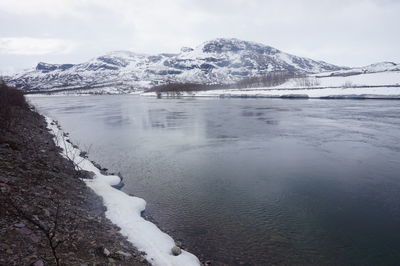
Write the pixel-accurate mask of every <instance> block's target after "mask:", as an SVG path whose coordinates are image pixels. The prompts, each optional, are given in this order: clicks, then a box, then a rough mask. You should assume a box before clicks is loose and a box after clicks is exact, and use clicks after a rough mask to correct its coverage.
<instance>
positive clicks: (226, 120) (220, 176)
mask: <svg viewBox="0 0 400 266" xmlns="http://www.w3.org/2000/svg"><path fill="white" fill-rule="evenodd" d="M31 102H33V103H34V104H36V105H37V106H38V109H39V110H40V111H42V112H43V113H45V114H47V115H49V116H51V117H52V118H55V119H57V120H59V121H60V122H61V124H62V126H63V127H64V128H65V129H66V130H67V131H69V132H70V133H71V137H72V139H73V140H74V142H76V143H78V144H79V145H80V146H81V147H82V148H90V149H89V157H90V158H91V159H93V160H95V161H97V162H99V163H100V164H102V165H103V166H104V167H107V168H109V169H110V170H111V171H114V172H118V171H120V172H121V173H122V175H123V176H124V177H125V183H126V186H125V187H124V189H123V190H124V191H126V192H127V193H130V194H133V195H136V196H139V197H142V198H144V199H145V200H146V201H147V203H148V205H147V209H146V213H147V214H148V215H150V216H151V217H152V218H153V219H154V220H155V221H157V223H158V224H159V226H160V227H161V228H162V229H163V230H164V231H167V232H168V233H169V234H171V235H172V236H173V237H174V238H175V239H176V240H180V239H181V240H183V244H184V245H185V248H186V249H188V250H189V251H191V252H193V253H195V254H196V255H198V256H199V257H200V258H204V259H207V260H211V261H213V262H214V263H213V264H212V265H222V264H224V263H225V264H228V265H272V264H276V265H398V264H399V261H400V232H399V229H400V101H380V100H365V101H362V100H359V101H357V100H282V99H155V98H145V97H138V96H93V97H32V98H31Z"/></svg>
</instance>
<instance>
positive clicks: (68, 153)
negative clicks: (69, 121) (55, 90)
mask: <svg viewBox="0 0 400 266" xmlns="http://www.w3.org/2000/svg"><path fill="white" fill-rule="evenodd" d="M46 122H47V125H48V128H49V129H50V130H51V132H52V133H53V135H54V141H55V143H56V144H57V146H59V147H60V148H61V149H62V155H63V156H64V157H66V158H67V159H69V160H73V162H74V164H75V165H76V167H77V168H78V169H77V170H86V171H89V172H92V173H94V177H93V179H84V180H83V181H84V182H85V183H86V185H87V186H88V187H89V188H91V189H92V190H93V191H94V192H95V193H96V194H97V195H99V196H101V197H102V198H103V202H104V205H105V207H107V210H106V212H105V214H106V217H107V218H108V219H109V220H111V222H113V223H114V224H115V225H117V226H118V227H120V228H121V231H120V233H121V234H122V235H124V236H126V237H127V239H128V241H130V242H131V243H132V244H133V245H134V246H135V247H136V248H137V249H138V250H139V251H143V252H145V253H146V255H145V257H146V259H147V260H148V261H149V262H150V263H151V264H152V265H160V266H164V265H170V266H191V265H200V261H199V260H198V258H197V257H196V256H195V255H193V254H191V253H189V252H187V251H184V250H182V253H181V254H180V255H178V256H174V255H173V254H172V251H171V250H172V248H174V247H175V241H174V240H173V239H172V238H171V237H170V236H169V235H167V234H166V233H164V232H162V231H161V230H160V229H159V228H158V227H157V226H156V225H155V224H153V223H151V222H149V221H147V220H145V219H144V218H143V217H142V216H141V213H142V212H143V211H144V209H145V207H146V202H145V201H144V200H143V199H141V198H138V197H133V196H129V195H127V194H125V193H124V192H122V191H120V190H118V189H116V188H113V187H112V186H115V185H118V184H119V183H120V182H121V178H120V177H119V176H116V175H104V174H102V173H101V172H100V170H99V169H98V168H96V167H95V166H94V165H93V163H92V162H91V161H90V160H88V159H87V158H84V157H81V155H80V154H81V151H80V150H79V149H78V148H75V147H74V146H73V145H72V144H71V143H70V142H69V141H67V140H68V139H67V138H66V137H65V135H64V132H63V130H62V129H61V127H60V126H59V125H57V123H55V122H54V121H53V120H52V119H50V118H49V117H46Z"/></svg>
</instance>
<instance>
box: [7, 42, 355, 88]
mask: <svg viewBox="0 0 400 266" xmlns="http://www.w3.org/2000/svg"><path fill="white" fill-rule="evenodd" d="M346 69H348V68H344V67H339V66H335V65H332V64H328V63H326V62H323V61H315V60H312V59H308V58H304V57H298V56H295V55H291V54H288V53H284V52H282V51H280V50H278V49H275V48H273V47H270V46H267V45H263V44H259V43H254V42H248V41H242V40H238V39H215V40H212V41H208V42H205V43H203V44H201V45H199V46H198V47H196V48H195V49H192V48H188V47H184V48H182V49H181V51H180V53H178V54H158V55H143V54H136V53H132V52H128V51H117V52H112V53H109V54H106V55H103V56H100V57H97V58H95V59H92V60H90V61H88V62H85V63H81V64H75V65H73V64H46V63H39V64H38V65H37V66H36V68H35V69H32V70H30V71H27V72H24V73H20V74H17V75H15V76H13V77H10V78H9V79H8V80H7V82H8V83H10V84H11V85H14V86H16V87H19V88H22V89H25V90H29V91H39V90H58V89H77V88H98V87H114V88H118V89H120V90H125V91H131V90H134V89H140V88H146V87H150V86H154V85H158V84H163V83H166V82H196V83H230V82H235V81H237V80H240V79H242V78H244V77H249V76H260V75H263V74H265V73H268V72H271V71H291V72H297V73H320V72H324V71H331V72H333V71H340V70H346Z"/></svg>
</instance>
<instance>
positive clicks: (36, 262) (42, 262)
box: [31, 260, 45, 266]
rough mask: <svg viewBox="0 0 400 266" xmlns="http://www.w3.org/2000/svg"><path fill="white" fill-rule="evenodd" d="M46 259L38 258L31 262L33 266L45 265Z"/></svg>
mask: <svg viewBox="0 0 400 266" xmlns="http://www.w3.org/2000/svg"><path fill="white" fill-rule="evenodd" d="M44 265H45V264H44V261H43V260H37V261H35V262H33V263H31V266H44Z"/></svg>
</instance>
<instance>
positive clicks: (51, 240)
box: [0, 88, 148, 266]
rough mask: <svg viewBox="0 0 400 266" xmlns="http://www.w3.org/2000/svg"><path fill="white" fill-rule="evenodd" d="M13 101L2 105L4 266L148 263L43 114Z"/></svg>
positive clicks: (0, 257) (0, 241)
mask: <svg viewBox="0 0 400 266" xmlns="http://www.w3.org/2000/svg"><path fill="white" fill-rule="evenodd" d="M1 89H3V88H1ZM0 96H1V97H2V100H5V99H6V98H5V96H4V95H0ZM7 99H8V98H7ZM2 107H4V104H3V105H2ZM9 107H10V108H8V109H7V110H6V109H4V108H2V109H1V110H0V111H1V112H6V111H7V114H6V115H7V116H6V115H4V116H2V117H0V118H1V119H2V121H1V123H0V192H1V193H0V265H35V266H39V265H148V263H147V262H146V260H145V258H144V255H145V254H144V253H141V252H139V251H138V250H137V249H136V248H135V247H134V246H133V245H132V244H131V243H130V242H129V241H128V240H127V239H126V238H125V237H123V236H122V235H121V234H120V232H119V230H120V228H118V227H117V226H115V225H114V224H112V223H111V222H110V221H109V220H108V219H107V218H106V216H105V211H106V209H105V207H104V205H103V201H102V198H101V197H99V196H98V195H96V194H95V193H94V192H93V191H92V190H91V189H90V188H89V187H88V186H87V185H86V184H85V183H84V182H83V181H82V180H81V179H80V178H82V177H84V174H83V172H79V171H76V170H75V168H74V164H73V163H72V162H71V161H70V160H67V159H66V158H64V157H62V156H61V155H60V148H58V147H57V146H56V145H55V143H54V142H53V136H52V135H51V134H50V132H49V130H48V129H47V123H46V120H45V118H44V117H43V116H41V115H39V114H38V113H36V112H35V111H34V110H32V109H30V108H29V107H28V105H26V104H25V103H24V104H21V105H14V104H10V106H9ZM6 118H7V119H6ZM6 120H7V121H6Z"/></svg>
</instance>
